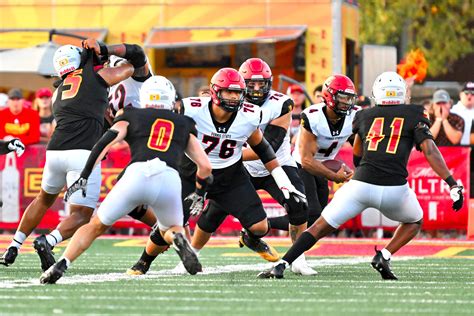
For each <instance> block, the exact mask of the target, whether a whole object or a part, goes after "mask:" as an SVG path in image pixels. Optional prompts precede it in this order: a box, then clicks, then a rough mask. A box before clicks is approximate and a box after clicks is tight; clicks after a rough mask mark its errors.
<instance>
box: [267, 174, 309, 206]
mask: <svg viewBox="0 0 474 316" xmlns="http://www.w3.org/2000/svg"><path fill="white" fill-rule="evenodd" d="M271 174H272V177H273V179H274V180H275V182H276V184H277V186H278V187H279V188H280V190H281V192H282V193H283V196H284V197H285V200H289V199H293V200H295V202H296V203H303V204H306V203H307V201H306V195H304V194H303V193H301V192H300V191H298V190H297V189H296V188H295V187H294V185H293V184H292V183H291V181H290V179H289V178H288V176H287V175H286V173H285V171H284V170H283V168H282V167H276V168H275V169H273V170H272V172H271Z"/></svg>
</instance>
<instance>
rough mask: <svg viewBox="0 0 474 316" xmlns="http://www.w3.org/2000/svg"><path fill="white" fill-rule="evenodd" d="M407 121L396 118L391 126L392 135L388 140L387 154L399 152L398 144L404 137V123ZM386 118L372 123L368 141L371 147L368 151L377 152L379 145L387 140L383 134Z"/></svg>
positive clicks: (377, 118)
mask: <svg viewBox="0 0 474 316" xmlns="http://www.w3.org/2000/svg"><path fill="white" fill-rule="evenodd" d="M404 121H405V119H404V118H401V117H395V118H394V119H393V120H392V124H390V128H391V133H390V139H389V140H388V144H387V148H386V150H385V152H387V153H389V154H395V153H396V152H397V148H398V143H399V142H400V136H401V135H402V129H403V123H404ZM383 127H384V118H383V117H376V118H375V119H374V121H373V122H372V126H371V127H370V130H369V133H368V134H367V137H366V138H367V141H368V142H369V145H368V146H367V150H369V151H377V149H378V147H379V143H380V142H381V141H382V140H383V139H384V138H385V135H384V134H383Z"/></svg>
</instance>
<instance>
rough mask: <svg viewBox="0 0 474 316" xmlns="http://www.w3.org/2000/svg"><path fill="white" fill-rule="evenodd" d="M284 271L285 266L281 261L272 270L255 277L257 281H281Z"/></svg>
mask: <svg viewBox="0 0 474 316" xmlns="http://www.w3.org/2000/svg"><path fill="white" fill-rule="evenodd" d="M285 269H286V264H285V261H282V262H281V263H279V264H277V265H276V266H274V267H273V268H271V269H270V270H267V271H263V272H260V273H259V274H258V275H257V278H259V279H273V278H276V279H283V274H284V273H285Z"/></svg>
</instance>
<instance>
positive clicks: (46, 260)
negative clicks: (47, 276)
mask: <svg viewBox="0 0 474 316" xmlns="http://www.w3.org/2000/svg"><path fill="white" fill-rule="evenodd" d="M33 247H34V248H35V250H36V252H37V253H38V256H39V258H40V260H41V269H42V270H43V271H46V270H48V269H49V267H51V266H52V265H53V264H55V263H56V259H54V254H53V251H52V250H53V247H52V246H51V245H50V244H48V241H47V240H46V236H45V235H41V236H39V237H37V238H36V239H35V240H34V241H33Z"/></svg>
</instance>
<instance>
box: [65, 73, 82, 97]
mask: <svg viewBox="0 0 474 316" xmlns="http://www.w3.org/2000/svg"><path fill="white" fill-rule="evenodd" d="M81 83H82V69H78V70H75V71H73V72H72V73H71V74H70V75H69V76H67V77H66V79H64V83H63V87H65V86H69V89H68V90H63V92H62V93H61V100H67V99H72V98H74V97H75V96H76V94H77V92H78V91H79V87H80V86H81Z"/></svg>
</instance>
